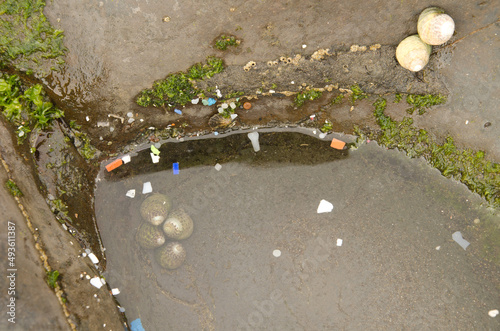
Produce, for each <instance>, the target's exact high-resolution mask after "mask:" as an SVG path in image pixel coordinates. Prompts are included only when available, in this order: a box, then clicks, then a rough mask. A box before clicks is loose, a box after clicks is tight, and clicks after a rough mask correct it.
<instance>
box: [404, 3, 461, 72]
mask: <svg viewBox="0 0 500 331" xmlns="http://www.w3.org/2000/svg"><path fill="white" fill-rule="evenodd" d="M417 32H418V34H416V35H412V36H409V37H407V38H405V39H404V40H403V41H401V43H400V44H399V45H398V47H397V49H396V58H397V60H398V62H399V64H400V65H401V66H402V67H403V68H405V69H408V70H411V71H420V70H422V69H423V68H424V67H425V66H426V65H427V63H428V62H429V57H430V55H431V51H432V46H437V45H442V44H444V43H446V42H447V41H448V40H450V38H451V37H452V36H453V33H454V32H455V22H454V21H453V19H452V18H451V17H450V16H449V15H447V14H446V13H445V12H444V10H443V9H441V8H438V7H429V8H426V9H425V10H424V11H422V13H421V14H420V16H419V17H418V23H417ZM431 45H432V46H431Z"/></svg>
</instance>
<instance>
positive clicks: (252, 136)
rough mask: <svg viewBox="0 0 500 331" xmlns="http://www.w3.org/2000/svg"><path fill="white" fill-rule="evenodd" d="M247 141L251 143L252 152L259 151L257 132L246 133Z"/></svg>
mask: <svg viewBox="0 0 500 331" xmlns="http://www.w3.org/2000/svg"><path fill="white" fill-rule="evenodd" d="M248 139H250V141H251V142H252V147H253V150H254V152H258V151H260V143H259V133H258V132H257V131H253V132H250V133H248Z"/></svg>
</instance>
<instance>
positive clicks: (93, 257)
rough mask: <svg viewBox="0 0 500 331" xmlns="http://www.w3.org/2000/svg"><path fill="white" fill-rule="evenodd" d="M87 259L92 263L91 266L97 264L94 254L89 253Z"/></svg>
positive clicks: (97, 260)
mask: <svg viewBox="0 0 500 331" xmlns="http://www.w3.org/2000/svg"><path fill="white" fill-rule="evenodd" d="M88 257H89V259H90V261H92V263H93V264H97V263H99V259H98V258H97V256H95V254H94V253H90V254H89V255H88Z"/></svg>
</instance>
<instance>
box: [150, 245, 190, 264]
mask: <svg viewBox="0 0 500 331" xmlns="http://www.w3.org/2000/svg"><path fill="white" fill-rule="evenodd" d="M185 259H186V250H185V249H184V247H183V246H182V245H181V244H180V243H179V242H176V241H173V242H170V243H168V244H166V245H165V246H163V247H160V248H159V249H158V250H157V251H156V261H157V262H158V263H159V264H160V266H161V267H162V268H165V269H176V268H179V267H180V266H181V264H182V263H183V262H184V260H185Z"/></svg>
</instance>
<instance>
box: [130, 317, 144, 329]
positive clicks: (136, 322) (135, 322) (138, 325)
mask: <svg viewBox="0 0 500 331" xmlns="http://www.w3.org/2000/svg"><path fill="white" fill-rule="evenodd" d="M130 331H146V330H144V328H143V327H142V323H141V319H140V318H138V319H135V320H133V321H132V323H130Z"/></svg>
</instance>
